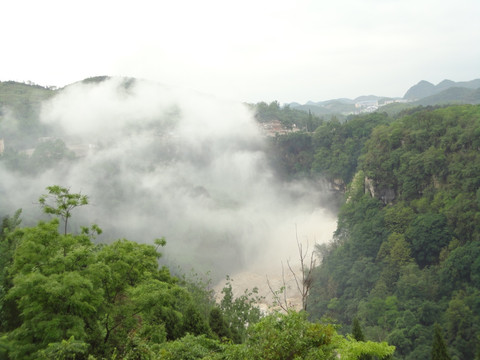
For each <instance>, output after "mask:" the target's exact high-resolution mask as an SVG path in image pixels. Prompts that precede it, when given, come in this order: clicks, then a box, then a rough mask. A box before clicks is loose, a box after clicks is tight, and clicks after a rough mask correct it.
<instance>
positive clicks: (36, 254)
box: [0, 186, 394, 360]
mask: <svg viewBox="0 0 480 360" xmlns="http://www.w3.org/2000/svg"><path fill="white" fill-rule="evenodd" d="M47 190H48V192H47V193H46V194H44V195H42V196H40V198H39V200H38V201H39V205H40V206H41V207H42V208H43V209H44V211H45V212H46V213H47V214H52V215H54V216H55V218H54V219H53V220H51V221H48V222H45V221H40V222H39V223H38V224H37V225H36V226H34V227H22V226H21V217H20V215H21V211H17V212H16V213H15V214H13V215H12V216H7V217H5V218H4V219H3V222H2V227H1V233H0V251H1V252H0V254H1V256H0V356H1V358H2V359H77V360H81V359H89V360H93V359H172V360H173V359H175V360H176V359H292V358H296V359H313V358H315V359H333V358H335V357H337V356H341V357H342V358H345V359H356V358H357V356H359V355H361V354H364V355H369V354H370V355H371V356H378V357H384V356H386V355H389V354H391V353H392V352H393V351H394V348H393V347H392V346H388V345H387V344H386V343H374V342H369V341H357V340H356V339H354V338H345V337H343V336H341V335H339V334H337V332H336V330H335V327H334V326H333V325H331V324H327V323H324V322H309V321H308V320H307V319H306V313H297V312H295V311H293V310H292V311H288V312H287V313H278V312H273V313H271V314H269V315H262V313H261V312H260V310H259V308H258V307H256V301H257V300H258V299H257V298H256V296H255V293H256V290H255V289H254V290H253V291H252V292H250V293H248V290H245V293H244V295H242V296H239V297H237V298H234V296H233V293H232V286H231V282H230V281H229V282H227V283H226V285H225V287H224V288H223V290H222V299H221V301H220V302H219V303H216V302H215V301H214V297H213V296H214V294H213V292H212V291H211V290H210V288H209V287H208V283H204V282H202V279H201V278H198V277H193V278H192V277H183V278H181V277H180V278H179V277H174V276H172V275H171V274H170V271H169V269H168V268H166V267H165V266H159V262H158V259H159V258H160V257H161V253H159V252H158V248H159V247H161V246H165V244H166V241H165V239H163V238H162V239H156V240H155V242H154V243H155V245H146V244H138V243H135V242H132V241H128V240H126V239H119V240H116V241H114V242H112V243H110V244H95V243H94V242H93V240H94V239H95V237H96V235H98V234H99V233H101V229H100V228H99V227H98V225H96V224H93V225H91V226H89V227H81V229H79V230H80V231H77V232H75V233H69V232H68V231H67V228H68V226H67V222H68V220H69V219H70V218H71V217H72V214H73V213H74V212H75V210H76V208H78V207H82V206H86V205H88V196H86V195H82V194H80V193H72V192H70V190H69V189H67V188H64V187H61V186H50V187H48V188H47ZM59 225H61V226H60V229H62V231H59ZM360 340H361V339H360Z"/></svg>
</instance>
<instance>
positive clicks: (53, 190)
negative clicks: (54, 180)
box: [38, 185, 88, 235]
mask: <svg viewBox="0 0 480 360" xmlns="http://www.w3.org/2000/svg"><path fill="white" fill-rule="evenodd" d="M47 190H48V194H44V195H42V196H40V198H39V199H38V202H39V203H40V205H41V206H42V208H43V211H44V212H45V213H46V214H51V215H56V216H59V217H60V218H61V219H62V220H63V223H64V233H65V235H66V234H67V226H68V219H69V218H70V217H71V216H72V210H73V209H75V208H77V207H79V206H84V205H87V204H88V197H87V196H86V195H82V194H80V193H75V194H72V193H70V189H68V188H66V187H62V186H59V185H53V186H49V187H47ZM51 202H53V204H50V203H51Z"/></svg>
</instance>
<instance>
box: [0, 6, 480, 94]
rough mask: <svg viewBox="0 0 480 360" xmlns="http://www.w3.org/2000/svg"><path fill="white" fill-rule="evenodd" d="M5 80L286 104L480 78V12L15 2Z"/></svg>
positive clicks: (3, 31)
mask: <svg viewBox="0 0 480 360" xmlns="http://www.w3.org/2000/svg"><path fill="white" fill-rule="evenodd" d="M0 16H1V19H0V49H1V52H0V80H1V81H6V80H16V81H28V80H30V81H33V82H35V83H37V84H40V85H56V86H64V85H66V84H69V83H72V82H75V81H78V80H81V79H83V78H86V77H90V76H96V75H121V76H133V77H141V78H146V79H151V80H156V81H159V82H161V83H164V84H167V85H172V86H180V87H185V88H189V89H194V90H198V91H200V92H203V93H209V94H213V95H216V96H219V97H224V98H228V99H233V100H238V101H247V102H257V101H262V100H263V101H272V100H278V101H280V102H281V103H284V102H292V101H297V102H301V103H304V102H306V101H308V100H313V101H320V100H327V99H331V98H337V97H349V98H355V97H357V96H359V95H368V94H375V95H381V96H391V97H395V96H403V95H404V93H405V92H406V90H407V89H408V88H409V87H410V86H412V85H414V84H415V83H417V82H418V81H420V80H427V81H430V82H432V83H434V84H436V83H438V82H440V81H441V80H443V79H451V80H454V81H465V80H472V79H475V78H480V46H479V45H480V1H479V0H456V1H446V0H335V1H333V0H331V1H328V2H327V1H323V0H316V1H313V0H312V1H307V0H296V1H282V0H274V1H273V0H242V1H230V0H201V1H200V0H169V1H164V0H157V1H142V0H136V1H118V0H117V1H102V0H94V1H92V0H84V1H77V2H72V1H60V0H58V1H57V0H42V1H38V0H32V1H28V0H15V1H3V2H2V4H1V5H0Z"/></svg>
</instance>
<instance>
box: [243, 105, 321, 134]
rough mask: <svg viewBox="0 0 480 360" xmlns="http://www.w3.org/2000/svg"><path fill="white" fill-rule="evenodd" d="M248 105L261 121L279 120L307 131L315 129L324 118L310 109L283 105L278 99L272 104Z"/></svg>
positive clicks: (285, 125) (287, 126) (287, 125)
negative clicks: (307, 110) (304, 109)
mask: <svg viewBox="0 0 480 360" xmlns="http://www.w3.org/2000/svg"><path fill="white" fill-rule="evenodd" d="M248 106H249V108H250V109H251V110H252V111H253V112H254V114H255V118H256V119H257V121H258V122H260V123H264V122H269V121H273V120H278V121H280V123H281V124H282V125H283V126H284V127H286V128H288V129H291V128H292V127H294V126H295V127H296V128H298V129H302V130H305V131H307V132H312V131H314V130H315V129H316V128H317V126H319V125H320V124H321V123H322V120H321V119H320V118H319V117H317V116H316V115H313V114H312V113H311V112H310V111H309V112H306V111H301V110H297V109H292V108H290V106H288V105H284V106H283V107H282V106H280V104H279V103H278V101H272V102H271V103H270V104H267V103H265V102H259V103H257V104H249V105H248Z"/></svg>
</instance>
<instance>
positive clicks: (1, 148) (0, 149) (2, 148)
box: [0, 139, 5, 155]
mask: <svg viewBox="0 0 480 360" xmlns="http://www.w3.org/2000/svg"><path fill="white" fill-rule="evenodd" d="M4 151H5V142H4V141H3V139H0V155H1V154H3V152H4Z"/></svg>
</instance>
